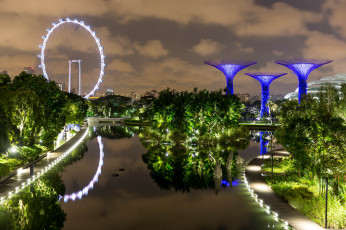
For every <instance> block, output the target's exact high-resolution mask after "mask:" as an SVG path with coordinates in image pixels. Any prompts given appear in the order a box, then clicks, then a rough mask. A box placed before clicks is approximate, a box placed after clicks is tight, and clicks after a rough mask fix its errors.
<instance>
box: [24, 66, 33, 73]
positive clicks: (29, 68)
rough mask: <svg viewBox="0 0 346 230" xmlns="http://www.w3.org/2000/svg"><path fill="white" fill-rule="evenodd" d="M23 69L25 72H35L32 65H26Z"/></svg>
mask: <svg viewBox="0 0 346 230" xmlns="http://www.w3.org/2000/svg"><path fill="white" fill-rule="evenodd" d="M23 71H24V72H26V73H27V74H34V73H35V69H34V67H32V66H26V67H24V68H23Z"/></svg>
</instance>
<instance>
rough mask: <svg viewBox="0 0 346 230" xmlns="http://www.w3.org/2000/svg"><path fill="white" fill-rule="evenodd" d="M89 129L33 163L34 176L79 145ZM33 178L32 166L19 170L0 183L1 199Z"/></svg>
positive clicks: (80, 132)
mask: <svg viewBox="0 0 346 230" xmlns="http://www.w3.org/2000/svg"><path fill="white" fill-rule="evenodd" d="M87 128H88V127H86V126H82V128H81V130H80V131H79V132H78V133H77V134H76V135H75V136H74V137H72V138H71V139H70V140H69V141H67V142H66V143H65V144H63V145H62V146H60V147H59V148H57V149H56V150H54V151H52V152H50V154H48V156H46V157H44V158H42V159H41V160H39V161H37V162H35V163H33V164H32V166H33V167H31V168H32V169H33V171H34V175H36V173H37V172H40V171H41V170H42V169H45V168H46V167H47V166H48V165H50V164H51V163H52V162H54V161H55V160H57V158H59V157H60V156H61V155H63V154H64V153H65V152H66V151H68V150H69V149H70V148H71V147H72V146H73V145H74V144H75V143H77V142H78V141H79V140H80V139H81V138H82V137H83V135H84V134H85V132H86V129H87ZM31 177H32V175H30V166H28V167H27V168H25V169H21V170H18V171H17V173H16V174H15V175H13V176H12V177H10V178H8V179H6V180H4V181H2V182H0V197H4V196H6V195H8V193H9V192H11V191H16V188H18V189H19V188H20V187H21V186H22V183H23V182H27V180H28V179H29V178H31Z"/></svg>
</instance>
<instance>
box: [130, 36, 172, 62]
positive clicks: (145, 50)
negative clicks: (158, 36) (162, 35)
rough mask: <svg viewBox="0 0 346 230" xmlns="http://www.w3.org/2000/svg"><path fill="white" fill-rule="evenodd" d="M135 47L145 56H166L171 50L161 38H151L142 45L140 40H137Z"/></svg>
mask: <svg viewBox="0 0 346 230" xmlns="http://www.w3.org/2000/svg"><path fill="white" fill-rule="evenodd" d="M133 47H134V48H135V49H136V50H137V52H138V53H140V54H141V55H143V56H147V57H152V58H158V57H162V56H163V57H165V56H167V55H168V53H169V51H168V50H167V49H165V48H164V47H163V45H162V42H161V41H159V40H150V41H147V43H146V44H144V45H140V43H139V42H135V43H134V44H133Z"/></svg>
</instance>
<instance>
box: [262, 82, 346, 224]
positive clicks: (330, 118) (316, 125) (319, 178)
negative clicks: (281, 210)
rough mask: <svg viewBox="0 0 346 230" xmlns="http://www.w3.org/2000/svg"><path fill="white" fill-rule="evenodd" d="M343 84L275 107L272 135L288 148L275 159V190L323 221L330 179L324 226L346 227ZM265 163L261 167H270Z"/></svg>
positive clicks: (345, 94)
mask: <svg viewBox="0 0 346 230" xmlns="http://www.w3.org/2000/svg"><path fill="white" fill-rule="evenodd" d="M345 109H346V85H345V84H344V85H342V88H341V94H338V93H337V91H336V90H335V89H334V88H333V87H331V86H326V87H324V88H322V89H321V91H320V93H319V100H317V99H313V98H311V97H309V96H306V97H305V98H303V99H302V101H301V104H298V101H296V100H292V101H286V102H285V103H283V104H282V106H281V107H280V111H279V117H280V118H279V122H280V123H281V127H279V128H278V129H277V133H276V137H277V139H278V141H279V143H281V144H282V145H283V146H284V148H285V149H287V150H288V151H289V152H290V153H291V158H290V159H285V160H282V161H277V162H275V164H274V165H275V167H274V173H276V176H274V181H273V183H272V184H271V182H270V181H269V180H268V183H269V184H271V186H272V188H273V190H274V191H275V192H276V193H278V194H279V195H280V196H281V197H283V198H284V199H286V200H287V201H288V202H289V203H290V204H291V205H292V206H293V207H295V208H297V209H298V210H300V211H301V212H303V213H304V214H305V215H307V216H309V217H310V218H311V219H312V220H314V221H316V222H317V223H319V224H320V225H322V226H324V224H325V223H324V211H325V189H324V187H325V184H324V181H325V180H326V178H328V179H329V190H328V196H329V199H328V206H329V207H328V209H329V210H328V219H329V221H328V227H331V228H345V227H346V208H345V207H346V128H345V117H344V114H345ZM269 165H270V164H269V163H267V164H266V166H264V168H263V169H264V170H265V171H268V170H269V172H271V169H269V168H270V167H269Z"/></svg>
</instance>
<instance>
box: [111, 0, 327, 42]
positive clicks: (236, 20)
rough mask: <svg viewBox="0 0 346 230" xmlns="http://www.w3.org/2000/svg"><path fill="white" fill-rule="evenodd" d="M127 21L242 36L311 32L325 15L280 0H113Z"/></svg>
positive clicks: (119, 12) (120, 14) (114, 6)
mask: <svg viewBox="0 0 346 230" xmlns="http://www.w3.org/2000/svg"><path fill="white" fill-rule="evenodd" d="M110 4H111V5H112V6H113V9H115V11H116V12H117V15H118V16H119V17H120V18H121V21H122V22H123V23H127V22H130V21H134V20H140V19H142V18H157V19H165V20H170V21H174V22H177V23H179V24H183V25H187V24H189V23H201V24H208V25H213V24H214V25H220V26H224V27H226V28H228V29H229V30H232V31H234V32H235V33H236V34H238V35H239V36H287V35H290V36H293V35H301V34H305V33H306V32H307V28H306V24H307V23H311V22H318V21H320V20H322V19H323V15H322V14H318V13H314V12H309V11H304V10H300V9H297V8H294V7H292V6H290V5H288V4H286V3H282V2H277V3H274V4H273V5H272V7H270V8H268V7H264V6H260V5H257V4H255V2H254V1H253V0H242V1H229V0H215V1H209V0H189V1H185V0H173V1H159V2H158V1H156V0H134V1H120V0H113V1H110Z"/></svg>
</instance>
